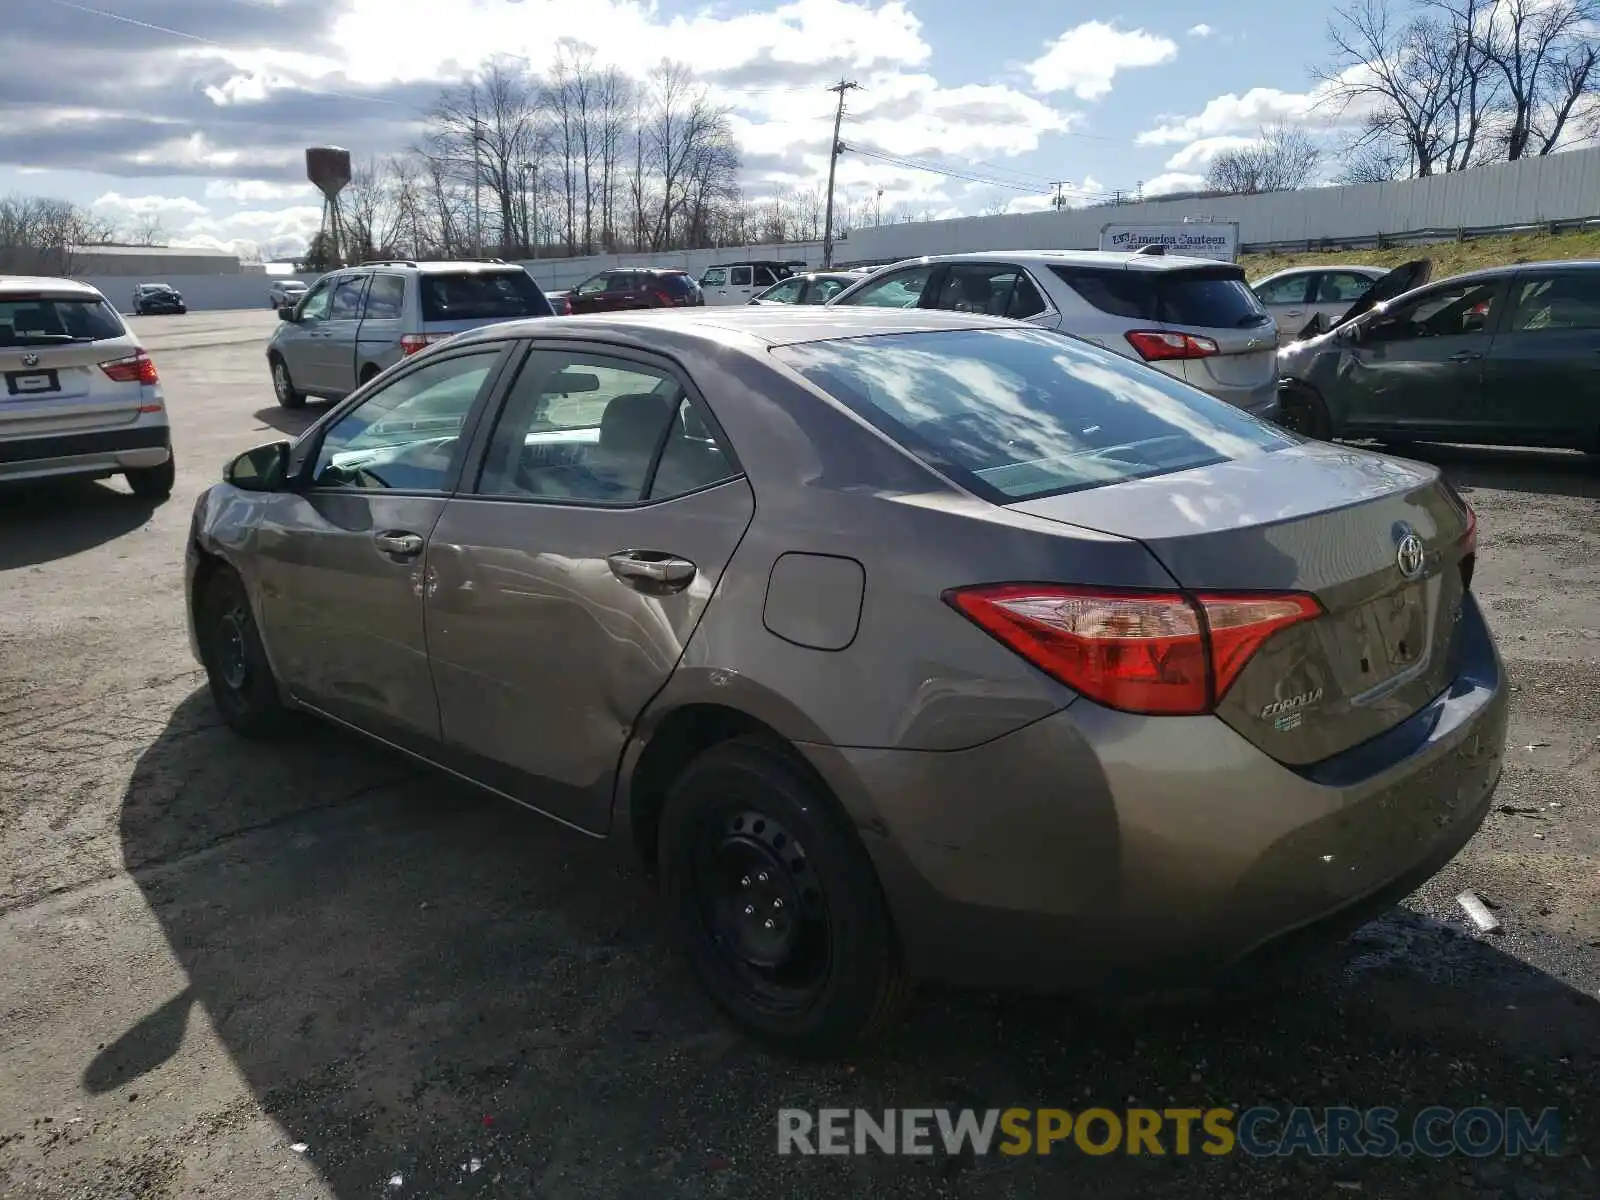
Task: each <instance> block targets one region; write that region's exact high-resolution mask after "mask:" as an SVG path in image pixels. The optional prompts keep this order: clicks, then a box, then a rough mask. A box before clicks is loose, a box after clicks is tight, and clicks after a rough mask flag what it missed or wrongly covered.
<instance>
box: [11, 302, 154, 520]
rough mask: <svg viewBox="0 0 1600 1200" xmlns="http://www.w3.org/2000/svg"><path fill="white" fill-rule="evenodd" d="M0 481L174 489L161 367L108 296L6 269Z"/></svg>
mask: <svg viewBox="0 0 1600 1200" xmlns="http://www.w3.org/2000/svg"><path fill="white" fill-rule="evenodd" d="M0 385H3V390H0V483H5V482H10V481H12V480H23V479H40V478H46V477H51V476H65V475H77V476H86V477H89V478H105V477H107V476H110V475H122V476H124V477H125V478H126V479H127V481H128V486H129V487H130V488H132V489H133V493H134V495H136V496H141V497H145V498H147V499H162V498H164V497H166V496H168V495H170V494H171V492H172V485H173V477H174V466H173V459H172V431H171V428H170V427H169V426H168V423H167V406H166V401H165V399H164V397H163V396H162V394H161V380H160V376H159V375H158V374H157V373H156V365H155V363H154V362H153V361H152V360H151V358H150V356H149V355H148V354H146V353H145V350H144V347H143V346H141V345H140V344H139V340H138V339H137V338H136V337H135V336H134V335H133V333H132V332H131V331H130V330H129V329H128V327H127V326H126V325H125V324H123V321H122V318H121V317H120V316H119V315H118V314H117V310H116V309H115V308H114V307H113V306H112V305H111V304H110V303H108V302H107V300H106V298H105V296H103V295H102V294H101V293H100V292H98V291H96V290H95V289H94V288H92V287H90V286H89V285H88V284H84V283H76V282H74V281H73V280H70V279H40V278H30V277H22V276H4V275H0Z"/></svg>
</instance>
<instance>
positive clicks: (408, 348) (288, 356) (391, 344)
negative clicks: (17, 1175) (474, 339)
mask: <svg viewBox="0 0 1600 1200" xmlns="http://www.w3.org/2000/svg"><path fill="white" fill-rule="evenodd" d="M552 315H554V310H553V309H552V308H551V307H550V301H549V300H548V299H547V298H546V297H545V294H544V291H543V289H541V288H540V287H539V285H538V284H537V283H536V282H534V279H533V276H531V275H529V274H528V272H527V271H526V270H524V269H523V268H522V267H519V266H517V265H516V264H515V263H504V262H416V261H413V260H411V259H383V260H381V261H377V262H365V263H362V264H361V265H360V266H358V267H349V268H346V269H345V270H342V271H334V272H331V273H330V274H327V275H324V276H323V277H322V278H321V279H319V280H317V282H316V283H314V284H312V285H311V287H310V288H309V289H307V291H306V293H305V295H303V296H301V297H300V298H299V299H298V300H296V301H294V303H292V304H287V305H285V306H283V307H282V308H280V309H279V310H278V316H279V317H280V318H281V319H282V322H283V323H282V324H281V325H279V326H278V329H277V332H276V333H274V334H273V336H272V339H271V340H270V341H269V342H268V343H267V366H268V369H269V370H271V372H272V390H273V392H274V394H275V395H276V396H277V398H278V403H279V404H280V405H282V406H283V407H284V408H299V407H301V406H302V405H304V404H305V402H306V398H307V397H308V396H317V397H320V398H322V399H325V400H337V399H339V398H341V397H343V396H346V395H349V394H350V393H351V392H353V391H355V390H356V388H358V387H360V386H361V385H363V384H364V383H366V382H367V381H368V380H370V379H372V378H374V377H375V376H377V374H378V373H379V372H380V371H382V370H383V369H384V368H385V367H390V366H393V365H394V364H395V363H397V362H399V361H400V360H401V359H403V358H405V357H407V356H408V355H411V354H415V353H416V352H417V351H418V350H421V349H422V348H423V347H424V346H427V345H430V344H432V343H433V342H441V341H443V340H444V339H445V338H447V337H450V336H451V335H452V334H457V333H460V332H461V331H462V330H464V329H476V328H477V327H478V326H480V325H493V324H494V323H495V322H497V321H511V320H517V319H519V318H523V317H548V316H552Z"/></svg>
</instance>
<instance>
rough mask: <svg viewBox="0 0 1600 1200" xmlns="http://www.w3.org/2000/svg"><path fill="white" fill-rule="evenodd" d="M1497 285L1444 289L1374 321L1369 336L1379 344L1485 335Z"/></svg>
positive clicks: (1463, 285)
mask: <svg viewBox="0 0 1600 1200" xmlns="http://www.w3.org/2000/svg"><path fill="white" fill-rule="evenodd" d="M1498 290H1499V284H1498V283H1496V282H1495V281H1493V280H1491V281H1489V282H1487V283H1458V284H1451V285H1446V286H1444V287H1441V288H1437V289H1435V290H1434V291H1431V292H1428V293H1426V294H1424V295H1423V296H1421V297H1419V298H1417V299H1416V300H1413V301H1411V302H1410V303H1409V304H1407V305H1406V307H1405V308H1403V309H1393V310H1391V311H1388V312H1385V313H1382V314H1380V315H1379V316H1377V317H1376V318H1374V319H1373V322H1372V326H1371V333H1372V334H1374V335H1376V337H1377V338H1378V339H1379V340H1381V341H1386V342H1393V341H1403V340H1409V339H1411V338H1430V337H1462V336H1470V335H1486V334H1487V331H1488V328H1489V318H1490V316H1491V315H1492V312H1491V310H1492V308H1493V305H1494V302H1495V294H1496V292H1497V291H1498Z"/></svg>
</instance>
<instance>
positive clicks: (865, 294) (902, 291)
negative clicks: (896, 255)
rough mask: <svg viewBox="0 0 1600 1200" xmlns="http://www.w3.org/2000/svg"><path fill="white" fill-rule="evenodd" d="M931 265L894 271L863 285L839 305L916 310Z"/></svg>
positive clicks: (931, 273)
mask: <svg viewBox="0 0 1600 1200" xmlns="http://www.w3.org/2000/svg"><path fill="white" fill-rule="evenodd" d="M933 272H934V267H933V266H932V264H929V265H926V266H921V267H910V268H908V269H906V270H904V271H896V272H894V273H893V274H892V275H886V276H884V277H883V278H881V279H874V280H873V281H872V282H871V283H867V284H863V285H862V286H861V289H860V290H859V291H855V292H852V293H851V294H850V295H849V296H847V297H845V298H844V299H843V300H842V301H840V303H841V304H861V305H865V306H867V307H869V308H916V307H917V305H918V304H919V303H921V301H922V289H923V288H925V287H927V286H928V280H929V279H930V278H932V277H933Z"/></svg>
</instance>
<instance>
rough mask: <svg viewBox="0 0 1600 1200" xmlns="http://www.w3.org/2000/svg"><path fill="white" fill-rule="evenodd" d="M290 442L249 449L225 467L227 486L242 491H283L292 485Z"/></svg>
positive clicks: (224, 479)
mask: <svg viewBox="0 0 1600 1200" xmlns="http://www.w3.org/2000/svg"><path fill="white" fill-rule="evenodd" d="M292 444H293V443H290V442H268V443H267V444H266V445H265V446H256V447H254V448H253V449H250V450H246V451H245V452H244V453H243V454H241V455H239V457H237V458H235V459H234V460H233V461H232V462H230V463H229V464H228V465H227V466H225V467H223V468H222V479H223V482H224V483H228V484H231V485H232V486H234V487H236V488H238V489H239V490H240V491H241V492H281V491H285V490H287V489H288V486H289V449H290V447H291V445H292Z"/></svg>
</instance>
